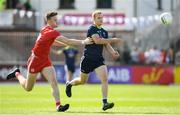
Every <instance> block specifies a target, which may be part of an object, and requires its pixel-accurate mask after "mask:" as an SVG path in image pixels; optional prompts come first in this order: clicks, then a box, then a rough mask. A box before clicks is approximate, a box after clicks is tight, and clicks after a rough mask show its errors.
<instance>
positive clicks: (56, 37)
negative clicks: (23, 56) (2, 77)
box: [7, 12, 92, 112]
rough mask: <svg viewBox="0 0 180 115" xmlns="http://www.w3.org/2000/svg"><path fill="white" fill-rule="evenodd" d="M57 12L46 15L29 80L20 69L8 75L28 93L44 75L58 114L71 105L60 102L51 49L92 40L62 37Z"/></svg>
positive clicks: (36, 43)
mask: <svg viewBox="0 0 180 115" xmlns="http://www.w3.org/2000/svg"><path fill="white" fill-rule="evenodd" d="M57 15H58V14H57V12H49V13H47V15H46V21H47V25H46V26H45V27H44V28H42V29H41V31H40V33H39V36H38V38H37V40H36V42H35V45H34V47H33V49H32V51H31V56H30V57H29V59H28V61H27V69H28V72H27V78H25V77H24V76H23V75H22V74H21V73H20V70H19V68H16V69H15V70H14V71H12V72H11V73H9V74H8V75H7V79H11V78H17V79H18V80H19V83H20V84H21V85H22V87H23V88H24V89H25V90H26V91H31V90H32V89H33V86H34V84H35V82H36V77H37V75H38V73H41V74H43V76H44V77H45V78H46V79H47V81H48V82H49V83H50V84H51V87H52V95H53V97H54V99H55V102H56V110H57V111H58V112H63V111H66V110H67V109H68V108H69V104H65V105H62V104H61V102H60V96H59V88H58V83H57V79H56V73H55V69H54V67H53V65H52V63H51V60H50V58H49V52H50V47H51V46H52V45H56V46H64V45H66V44H67V45H86V44H91V43H92V41H91V39H88V38H86V39H85V40H76V39H69V38H66V37H64V36H62V35H61V33H60V32H58V31H57V30H55V28H56V27H57Z"/></svg>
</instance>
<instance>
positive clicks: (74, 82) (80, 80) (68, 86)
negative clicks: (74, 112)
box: [66, 72, 88, 97]
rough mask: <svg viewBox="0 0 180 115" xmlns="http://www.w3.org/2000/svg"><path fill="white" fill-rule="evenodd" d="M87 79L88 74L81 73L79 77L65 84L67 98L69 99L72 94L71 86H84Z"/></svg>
mask: <svg viewBox="0 0 180 115" xmlns="http://www.w3.org/2000/svg"><path fill="white" fill-rule="evenodd" d="M87 79H88V74H85V73H82V72H81V73H80V77H77V78H75V79H73V80H72V81H70V82H68V83H67V84H66V95H67V96H68V97H71V96H72V93H71V88H72V86H75V85H81V84H85V83H86V82H87Z"/></svg>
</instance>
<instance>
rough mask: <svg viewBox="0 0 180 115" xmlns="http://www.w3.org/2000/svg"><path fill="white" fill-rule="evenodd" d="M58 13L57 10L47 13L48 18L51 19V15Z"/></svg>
mask: <svg viewBox="0 0 180 115" xmlns="http://www.w3.org/2000/svg"><path fill="white" fill-rule="evenodd" d="M57 15H58V13H57V12H49V13H47V14H46V20H49V19H51V17H53V16H57Z"/></svg>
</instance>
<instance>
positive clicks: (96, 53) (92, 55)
mask: <svg viewBox="0 0 180 115" xmlns="http://www.w3.org/2000/svg"><path fill="white" fill-rule="evenodd" d="M93 34H98V35H99V36H100V39H103V38H105V39H107V38H108V32H107V31H106V30H104V29H103V28H98V27H96V26H95V25H92V26H90V27H89V29H88V32H87V37H90V38H91V37H92V35H93ZM102 52H103V45H102V44H95V43H94V44H90V45H86V46H85V49H84V56H85V57H86V58H88V59H91V60H104V58H103V56H102Z"/></svg>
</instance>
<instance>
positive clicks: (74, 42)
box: [56, 36, 93, 45]
mask: <svg viewBox="0 0 180 115" xmlns="http://www.w3.org/2000/svg"><path fill="white" fill-rule="evenodd" d="M56 40H58V41H60V42H63V43H65V44H68V45H87V44H92V43H93V40H92V39H90V38H86V39H85V40H77V39H70V38H67V37H64V36H58V37H57V38H56Z"/></svg>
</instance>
